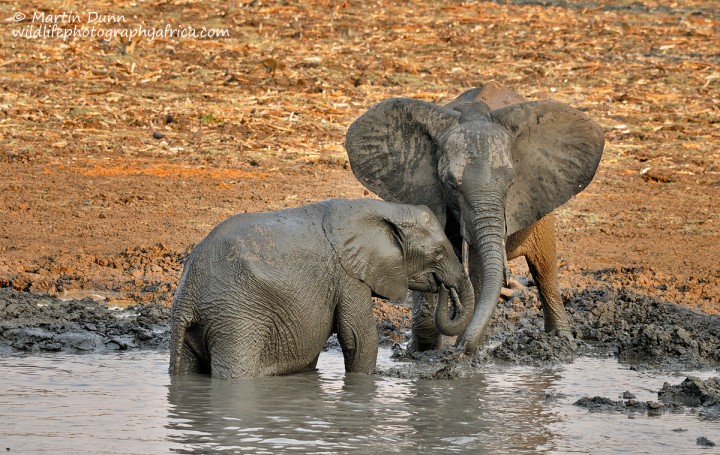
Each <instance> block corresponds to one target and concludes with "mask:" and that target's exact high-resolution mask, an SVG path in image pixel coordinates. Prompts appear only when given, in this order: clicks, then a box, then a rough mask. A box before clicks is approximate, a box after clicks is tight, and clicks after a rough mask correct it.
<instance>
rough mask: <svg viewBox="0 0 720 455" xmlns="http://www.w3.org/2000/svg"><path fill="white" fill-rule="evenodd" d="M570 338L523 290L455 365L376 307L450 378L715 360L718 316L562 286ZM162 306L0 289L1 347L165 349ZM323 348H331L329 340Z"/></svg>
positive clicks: (393, 332) (394, 336)
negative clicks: (478, 370)
mask: <svg viewBox="0 0 720 455" xmlns="http://www.w3.org/2000/svg"><path fill="white" fill-rule="evenodd" d="M564 299H565V302H566V303H565V306H566V309H567V311H568V313H569V316H570V320H571V325H572V328H573V335H574V339H566V338H561V337H557V336H555V335H553V334H547V333H545V332H544V330H543V319H542V314H541V311H540V305H539V302H538V299H537V293H536V290H535V289H534V288H528V289H527V290H526V291H525V292H523V293H522V294H520V295H518V296H516V297H515V298H513V299H511V300H509V301H504V302H501V303H500V305H499V307H498V310H497V311H496V314H495V319H494V321H493V324H492V330H491V334H490V337H489V340H488V343H486V346H487V348H486V349H484V350H482V351H480V352H479V353H478V354H477V355H476V356H475V357H474V358H472V359H464V360H463V362H460V363H458V362H457V359H456V358H455V357H456V355H455V353H453V352H452V349H451V348H450V347H451V341H452V340H448V343H446V346H447V347H446V349H444V350H441V351H431V352H426V353H407V352H405V350H404V348H403V347H402V346H403V341H408V339H409V333H410V318H408V317H404V316H405V314H406V313H402V312H398V313H397V314H395V315H392V314H389V313H387V308H388V307H387V306H385V307H383V306H380V308H379V309H378V311H376V319H377V321H378V332H379V334H380V339H381V343H382V344H383V345H385V346H387V347H389V346H391V345H393V344H395V346H394V348H393V350H394V352H395V356H396V357H397V358H398V359H403V358H405V359H413V360H415V361H420V362H419V363H424V364H428V365H435V366H436V368H434V370H433V372H432V373H431V374H433V375H434V374H436V373H437V372H439V371H441V370H442V371H445V373H439V374H440V375H441V376H442V375H446V376H447V375H449V376H452V374H450V373H449V372H448V370H455V369H457V367H456V364H463V363H466V364H467V363H470V364H476V365H477V364H484V363H487V362H496V363H500V364H502V363H509V364H524V365H538V366H540V365H548V364H556V363H567V362H571V361H572V360H573V359H574V358H575V357H577V356H580V355H584V356H585V355H589V356H597V355H601V356H617V358H618V360H620V361H621V362H627V363H632V364H633V365H634V368H692V369H702V368H709V367H716V366H718V365H720V317H718V316H713V315H707V314H704V313H700V312H697V311H694V310H691V309H688V308H686V307H684V306H678V305H673V304H670V303H666V302H662V301H658V300H655V299H653V298H650V297H647V296H642V295H637V294H634V293H632V292H630V291H627V290H623V289H589V290H570V291H565V295H564ZM169 318H170V309H169V308H167V306H163V305H160V304H157V303H147V304H139V305H136V306H131V307H128V308H127V309H124V310H120V309H109V308H108V306H107V305H106V304H103V303H99V302H96V301H94V300H92V299H89V298H86V299H81V300H74V299H71V300H67V301H63V300H60V299H58V298H55V297H52V296H50V295H47V294H36V293H28V292H20V291H15V290H13V289H11V288H0V352H5V353H9V352H43V351H50V352H53V351H71V352H74V351H77V352H88V351H103V350H117V349H166V348H167V346H168V341H169V325H168V322H169ZM329 347H330V348H331V347H332V346H329Z"/></svg>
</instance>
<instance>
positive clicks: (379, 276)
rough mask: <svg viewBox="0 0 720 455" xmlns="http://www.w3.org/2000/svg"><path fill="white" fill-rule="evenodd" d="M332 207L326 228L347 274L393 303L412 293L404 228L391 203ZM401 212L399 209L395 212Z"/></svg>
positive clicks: (360, 202) (343, 203) (364, 201)
mask: <svg viewBox="0 0 720 455" xmlns="http://www.w3.org/2000/svg"><path fill="white" fill-rule="evenodd" d="M338 202H340V203H339V204H334V205H333V206H331V208H330V210H329V211H328V214H327V215H326V216H325V219H324V220H323V229H324V230H325V234H326V236H327V238H328V240H329V241H330V244H331V245H332V247H333V249H334V250H335V253H336V254H337V256H338V258H339V259H340V265H341V266H342V268H343V269H344V270H345V272H346V273H347V274H348V275H350V276H351V277H353V278H356V279H358V280H360V281H362V282H364V283H365V284H367V285H368V286H369V287H370V289H372V290H373V291H374V292H375V293H376V294H379V295H381V296H383V297H385V298H388V299H391V300H397V301H401V300H404V299H405V297H406V295H407V291H408V279H407V274H406V272H405V254H404V248H403V241H404V239H403V229H402V226H400V225H399V224H397V223H396V222H395V221H394V218H395V216H394V215H393V209H392V207H390V204H388V203H386V202H383V201H376V200H373V199H359V200H357V201H340V200H338ZM395 211H397V209H395Z"/></svg>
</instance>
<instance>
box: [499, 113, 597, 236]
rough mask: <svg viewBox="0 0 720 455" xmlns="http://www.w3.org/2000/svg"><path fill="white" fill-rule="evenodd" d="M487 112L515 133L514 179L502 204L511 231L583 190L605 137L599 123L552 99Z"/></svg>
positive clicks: (518, 228)
mask: <svg viewBox="0 0 720 455" xmlns="http://www.w3.org/2000/svg"><path fill="white" fill-rule="evenodd" d="M491 115H492V117H493V119H495V120H496V121H497V122H499V123H500V124H502V125H503V126H504V127H505V128H507V129H508V130H509V131H511V132H513V133H515V136H516V139H515V141H514V145H513V149H512V160H513V167H514V169H515V178H514V179H513V181H512V183H511V184H510V187H509V188H508V192H507V198H506V203H505V219H506V224H507V235H510V234H513V233H514V232H517V231H519V230H520V229H523V228H524V227H527V226H529V225H530V224H532V223H534V222H535V221H537V220H539V219H540V218H542V217H543V216H544V215H546V214H547V213H550V212H551V211H552V210H554V209H555V208H556V207H558V206H560V205H561V204H564V203H565V202H567V201H568V200H569V199H570V198H571V197H573V196H574V195H576V194H577V193H579V192H580V191H582V190H583V189H585V187H586V186H587V185H588V184H589V183H590V181H591V180H592V179H593V177H594V175H595V171H596V170H597V167H598V164H599V162H600V158H601V156H602V152H603V147H604V143H605V139H604V137H603V130H602V128H601V127H600V125H598V124H597V123H595V122H594V121H593V120H592V119H590V118H589V117H588V116H587V115H585V114H584V113H582V112H580V111H578V110H577V109H574V108H572V107H570V106H567V105H565V104H562V103H559V102H556V101H534V102H527V103H521V104H516V105H512V106H508V107H505V108H502V109H497V110H494V111H493V112H492V113H491Z"/></svg>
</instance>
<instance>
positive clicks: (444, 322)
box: [435, 273, 475, 336]
mask: <svg viewBox="0 0 720 455" xmlns="http://www.w3.org/2000/svg"><path fill="white" fill-rule="evenodd" d="M461 277H462V278H461V279H460V280H456V282H454V283H453V282H444V281H443V280H442V279H440V290H439V292H438V299H437V305H435V327H436V328H437V330H438V332H440V333H442V334H443V335H447V336H455V335H459V334H461V333H462V332H463V330H465V328H466V327H467V325H468V323H469V322H470V318H471V317H472V315H473V310H474V308H475V292H474V290H473V286H472V283H471V282H470V278H468V277H467V276H466V275H465V273H462V274H461ZM448 296H449V297H450V299H448ZM448 300H451V301H452V306H451V307H450V312H452V316H450V314H449V312H448Z"/></svg>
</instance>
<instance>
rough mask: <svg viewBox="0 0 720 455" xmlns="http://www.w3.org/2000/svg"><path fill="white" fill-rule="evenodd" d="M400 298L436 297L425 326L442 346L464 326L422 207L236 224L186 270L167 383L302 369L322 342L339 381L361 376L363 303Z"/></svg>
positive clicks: (464, 308) (309, 210)
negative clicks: (337, 362) (332, 341)
mask: <svg viewBox="0 0 720 455" xmlns="http://www.w3.org/2000/svg"><path fill="white" fill-rule="evenodd" d="M408 289H413V290H418V291H423V292H438V291H440V297H439V304H438V305H437V308H438V309H437V310H436V314H435V319H436V324H437V327H438V330H439V331H440V332H442V333H445V334H446V335H457V334H458V333H460V332H461V331H462V330H463V329H464V328H465V326H466V325H467V323H468V322H469V319H470V317H471V316H472V313H473V301H474V293H473V288H472V285H471V284H470V280H469V278H468V276H467V274H466V273H465V271H464V270H463V268H462V265H461V264H460V262H459V261H458V259H457V257H456V256H455V253H454V252H453V248H452V245H451V244H450V242H449V241H448V239H447V237H445V234H444V233H443V229H442V227H441V226H440V223H439V222H438V220H437V219H436V218H435V216H434V215H433V213H432V212H431V211H430V210H429V209H427V208H426V207H421V206H412V205H402V204H393V203H388V202H383V201H377V200H371V199H359V200H342V199H333V200H328V201H323V202H319V203H316V204H311V205H306V206H302V207H297V208H293V209H288V210H282V211H278V212H268V213H247V214H241V215H236V216H234V217H232V218H230V219H228V220H226V221H225V222H223V223H221V224H220V225H219V226H217V227H216V228H215V229H214V230H213V231H212V232H211V233H210V234H209V235H208V236H207V237H206V238H205V239H204V240H203V241H202V242H200V243H199V244H198V245H197V246H196V247H195V249H194V250H193V252H192V254H191V255H190V257H189V258H188V260H187V263H186V264H185V268H184V270H183V274H182V277H181V279H180V283H179V285H178V289H177V293H176V295H175V301H174V302H173V309H172V323H171V324H172V340H171V353H170V373H171V374H177V373H182V372H188V371H189V372H200V373H210V374H212V375H213V376H216V377H221V378H242V377H251V376H264V375H279V374H287V373H293V372H297V371H300V370H304V369H310V368H314V367H315V365H316V363H317V360H318V356H319V354H320V351H321V350H322V348H323V346H324V344H325V342H326V341H327V339H328V337H329V336H330V335H331V334H332V333H337V335H338V339H339V341H340V345H341V347H342V351H343V356H344V358H345V369H346V370H347V371H352V372H369V371H371V370H372V369H373V368H374V367H375V361H376V358H377V351H378V334H377V329H376V327H375V321H374V318H373V314H372V300H371V296H372V294H373V293H375V294H377V295H380V296H382V297H385V298H388V299H391V300H397V301H402V300H403V299H404V298H405V296H406V293H407V291H408ZM448 294H449V295H450V297H451V298H448ZM448 301H450V302H452V304H451V306H450V308H448ZM449 313H450V314H453V316H452V317H451V316H450V315H449Z"/></svg>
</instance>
